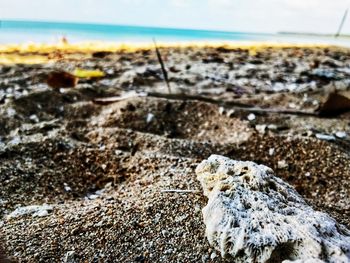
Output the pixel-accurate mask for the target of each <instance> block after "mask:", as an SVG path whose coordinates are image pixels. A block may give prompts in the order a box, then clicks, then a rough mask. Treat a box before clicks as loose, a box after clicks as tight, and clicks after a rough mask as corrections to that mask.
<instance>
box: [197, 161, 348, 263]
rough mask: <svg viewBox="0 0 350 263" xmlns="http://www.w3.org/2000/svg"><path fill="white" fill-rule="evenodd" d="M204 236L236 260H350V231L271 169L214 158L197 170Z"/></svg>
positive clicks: (223, 254) (224, 253) (204, 162)
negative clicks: (203, 199) (205, 201)
mask: <svg viewBox="0 0 350 263" xmlns="http://www.w3.org/2000/svg"><path fill="white" fill-rule="evenodd" d="M196 174H197V178H198V180H199V181H200V182H201V185H202V187H203V190H204V194H205V195H206V196H207V197H208V204H207V205H206V206H205V207H204V208H203V217H204V222H205V224H206V236H207V238H208V241H209V243H210V244H211V245H212V246H213V247H214V248H215V249H217V250H218V251H220V253H221V256H222V257H226V258H228V259H231V260H232V261H233V262H257V263H258V262H269V263H271V262H334V263H335V262H350V231H349V230H348V229H346V228H345V226H343V225H340V224H338V223H337V222H336V221H335V220H334V219H333V218H331V217H330V216H329V215H327V214H325V213H322V212H318V211H315V210H314V209H313V208H311V207H310V206H309V205H308V204H307V203H306V202H305V201H304V200H303V198H302V197H301V196H300V195H299V194H298V193H297V192H296V191H295V190H294V188H293V187H292V186H290V185H289V184H287V183H286V182H284V181H283V180H282V179H280V178H278V177H276V176H274V172H273V170H272V169H270V168H269V167H266V166H264V165H258V164H256V163H253V162H243V161H235V160H231V159H229V158H226V157H223V156H219V155H212V156H210V157H209V159H208V160H204V161H203V162H202V163H201V164H199V165H198V167H197V169H196Z"/></svg>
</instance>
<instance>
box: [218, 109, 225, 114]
mask: <svg viewBox="0 0 350 263" xmlns="http://www.w3.org/2000/svg"><path fill="white" fill-rule="evenodd" d="M219 113H220V115H224V113H225V108H224V107H220V108H219Z"/></svg>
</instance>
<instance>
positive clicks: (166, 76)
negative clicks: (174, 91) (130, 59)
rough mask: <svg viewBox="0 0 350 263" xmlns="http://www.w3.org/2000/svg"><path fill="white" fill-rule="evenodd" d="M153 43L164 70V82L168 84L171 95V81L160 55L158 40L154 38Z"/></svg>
mask: <svg viewBox="0 0 350 263" xmlns="http://www.w3.org/2000/svg"><path fill="white" fill-rule="evenodd" d="M153 43H154V47H155V49H156V53H157V58H158V61H159V64H160V67H161V68H162V72H163V77H164V81H165V83H166V85H167V87H168V91H169V93H171V89H170V84H169V79H168V73H167V71H166V69H165V66H164V62H163V59H162V56H161V55H160V52H159V49H158V47H157V43H156V40H155V39H154V38H153Z"/></svg>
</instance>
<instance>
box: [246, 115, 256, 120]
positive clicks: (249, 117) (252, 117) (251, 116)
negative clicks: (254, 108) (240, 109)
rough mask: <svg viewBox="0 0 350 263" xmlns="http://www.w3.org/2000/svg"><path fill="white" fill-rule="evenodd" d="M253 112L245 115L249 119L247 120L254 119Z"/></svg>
mask: <svg viewBox="0 0 350 263" xmlns="http://www.w3.org/2000/svg"><path fill="white" fill-rule="evenodd" d="M255 118H256V117H255V114H254V113H250V114H249V115H248V117H247V119H248V120H249V121H253V120H255Z"/></svg>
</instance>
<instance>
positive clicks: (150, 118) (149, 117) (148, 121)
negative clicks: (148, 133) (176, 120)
mask: <svg viewBox="0 0 350 263" xmlns="http://www.w3.org/2000/svg"><path fill="white" fill-rule="evenodd" d="M153 119H154V114H153V113H148V114H147V117H146V122H147V123H150V122H151V121H152V120H153Z"/></svg>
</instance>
